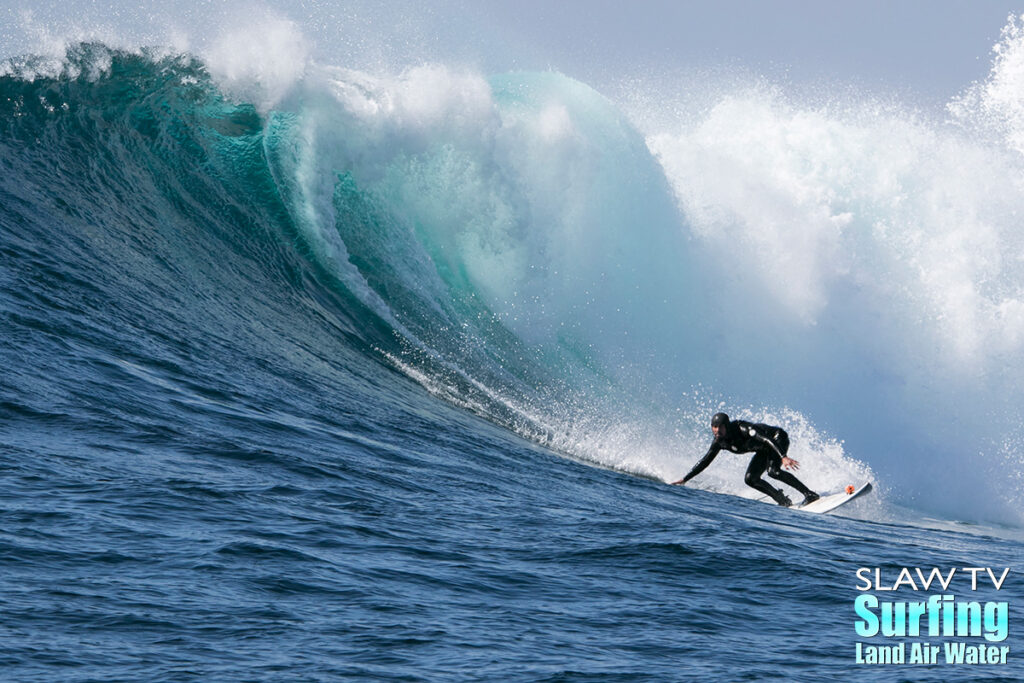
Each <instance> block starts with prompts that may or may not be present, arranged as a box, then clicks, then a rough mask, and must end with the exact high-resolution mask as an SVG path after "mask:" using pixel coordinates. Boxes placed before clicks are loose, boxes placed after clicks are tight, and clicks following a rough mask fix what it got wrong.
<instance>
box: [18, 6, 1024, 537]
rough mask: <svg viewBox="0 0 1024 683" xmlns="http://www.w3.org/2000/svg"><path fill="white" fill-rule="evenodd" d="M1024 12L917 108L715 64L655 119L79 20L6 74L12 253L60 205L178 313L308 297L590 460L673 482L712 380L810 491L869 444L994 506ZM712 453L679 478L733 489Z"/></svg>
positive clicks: (107, 255) (556, 83) (1008, 470)
mask: <svg viewBox="0 0 1024 683" xmlns="http://www.w3.org/2000/svg"><path fill="white" fill-rule="evenodd" d="M1021 40H1022V39H1021V37H1020V30H1019V27H1018V26H1017V24H1016V23H1014V22H1012V23H1011V25H1010V26H1009V27H1008V28H1007V30H1006V31H1005V33H1004V38H1003V43H1002V46H1001V48H1000V50H999V52H998V54H997V59H996V61H995V64H994V66H993V73H992V76H991V78H990V79H989V80H988V81H987V82H986V83H981V84H976V85H975V86H973V87H972V88H969V89H966V90H965V92H964V95H963V96H962V97H960V98H958V99H957V100H956V101H955V102H953V103H951V105H950V109H949V111H948V112H943V113H941V114H935V115H930V114H927V113H922V112H920V111H917V110H916V109H915V108H914V107H913V106H912V103H902V102H899V101H893V100H891V99H890V100H888V101H880V100H879V99H877V98H872V97H863V96H858V97H856V98H855V97H853V96H841V97H836V98H832V99H828V98H824V97H822V98H817V99H816V100H815V101H806V100H805V99H802V98H800V97H798V96H796V95H793V94H791V93H787V92H786V91H785V90H783V89H782V88H779V87H777V86H772V85H770V84H767V85H766V84H764V83H756V84H752V85H735V84H731V85H729V86H722V87H718V88H716V87H709V88H707V93H708V94H707V95H706V96H704V97H703V99H702V100H701V101H700V103H699V106H697V107H696V108H694V109H693V110H690V111H685V112H682V113H681V114H679V116H677V117H675V119H673V117H667V118H668V120H669V123H667V124H666V123H665V122H664V121H665V119H666V117H660V119H661V121H662V123H661V124H660V125H659V126H657V127H654V126H648V125H645V124H644V123H643V120H644V116H643V115H642V113H639V112H634V111H631V110H630V109H629V107H628V106H620V105H617V104H616V103H615V102H613V101H611V100H609V99H608V98H607V97H605V96H603V95H602V94H600V93H599V92H597V91H596V90H595V89H593V88H591V87H589V86H588V85H586V84H584V83H581V82H579V81H576V80H573V79H571V78H568V77H566V76H564V75H561V74H558V73H555V72H546V73H517V72H513V73H505V74H498V75H490V76H485V75H482V74H480V73H478V72H476V71H473V70H472V69H467V68H462V67H453V66H448V65H440V64H427V65H423V66H420V67H416V68H411V69H405V70H401V71H398V72H386V71H385V72H380V73H376V72H374V73H371V72H368V71H357V70H353V69H346V68H342V67H339V66H329V65H323V64H318V63H316V62H314V61H312V60H311V59H310V58H309V56H308V54H307V53H306V50H305V47H304V44H303V40H302V37H301V35H299V34H297V33H296V31H295V30H294V27H293V26H291V25H290V24H288V23H287V22H285V23H283V24H282V23H276V24H274V30H273V31H264V32H263V33H262V34H261V42H259V43H258V44H257V43H256V42H255V41H254V40H253V39H252V35H251V34H246V33H241V34H239V35H236V36H233V37H232V36H229V38H228V39H226V40H225V41H222V42H220V43H218V44H217V45H216V46H215V48H213V49H210V50H207V51H206V52H205V53H204V54H203V55H202V56H201V57H193V56H189V55H187V54H183V53H181V52H179V51H175V50H164V51H153V50H139V49H134V48H133V49H115V48H112V47H109V46H106V45H102V44H97V43H88V42H87V43H74V44H72V45H70V46H68V47H67V48H66V49H62V51H60V52H59V54H57V55H56V56H51V57H49V58H43V57H23V58H17V59H14V60H11V61H9V62H8V63H7V64H6V66H4V67H3V70H2V72H0V73H3V76H2V77H0V117H2V121H0V125H2V127H3V128H2V137H0V144H2V146H3V155H2V158H3V161H2V163H3V165H4V173H5V180H4V181H3V183H2V185H0V187H2V192H3V203H4V207H5V208H4V213H5V216H4V218H3V221H4V233H5V235H6V236H5V239H4V242H5V248H7V249H30V250H37V251H40V252H44V251H45V250H46V240H48V239H51V238H50V237H47V236H46V235H45V232H44V231H45V230H46V229H53V230H57V229H61V230H67V229H68V226H71V227H72V228H73V229H74V230H77V231H79V233H80V234H78V235H76V236H75V237H74V239H75V240H78V241H81V242H82V243H83V244H85V245H86V246H85V247H83V248H82V250H81V252H80V253H81V258H83V259H86V258H88V263H82V264H79V267H80V269H83V270H87V271H88V272H90V273H91V274H92V276H93V277H95V278H97V279H98V280H102V279H105V278H109V279H110V280H111V281H114V282H116V283H117V284H116V285H110V286H117V287H121V288H123V290H124V292H125V294H124V296H125V297H129V296H132V297H137V298H140V299H142V300H145V301H149V302H151V304H152V305H150V306H149V307H148V312H147V313H146V314H147V315H152V316H164V317H168V319H170V317H172V316H176V315H177V316H180V317H181V318H182V319H183V322H184V324H187V323H188V319H189V315H188V313H187V311H188V309H189V308H190V307H195V306H197V305H200V304H206V303H208V304H209V305H212V306H217V307H220V308H223V309H224V310H223V316H224V317H225V318H230V317H231V316H240V315H242V312H244V315H245V316H246V317H247V319H250V320H251V319H252V318H253V317H255V318H256V319H262V320H265V321H266V323H265V324H266V326H267V327H268V329H272V330H273V332H274V334H268V336H267V338H269V339H279V338H282V337H286V336H288V334H291V333H292V332H293V331H292V330H290V329H289V330H285V329H281V326H282V325H283V324H287V326H289V327H290V326H292V325H301V319H302V317H303V316H314V315H316V316H324V317H326V318H328V319H330V320H331V321H332V325H334V326H335V329H337V333H338V334H339V335H344V336H345V337H346V338H347V339H349V340H350V342H351V349H352V350H353V353H354V354H355V355H356V356H358V357H359V358H363V359H365V360H366V361H367V362H381V363H385V364H388V365H390V366H392V367H394V368H395V369H397V370H399V371H400V372H401V373H403V374H404V375H406V376H408V377H410V378H412V379H414V380H415V381H417V382H419V383H420V384H422V385H423V386H425V387H426V388H427V389H428V390H429V391H431V392H433V393H435V394H436V395H438V396H439V397H440V398H441V399H443V400H447V401H450V402H452V403H455V404H457V405H460V406H463V407H465V408H467V409H469V410H473V411H474V412H477V413H479V414H481V415H483V416H485V417H487V418H488V419H490V420H492V421H494V422H496V423H498V424H501V425H503V426H505V427H507V428H509V429H512V430H515V431H517V432H518V433H520V434H522V435H524V436H526V437H528V438H531V439H534V440H537V441H540V442H542V443H544V444H546V445H549V446H551V447H553V448H555V449H556V450H558V451H560V452H562V453H564V454H567V455H569V456H572V457H576V458H580V459H584V460H587V461H590V462H593V463H595V464H598V465H601V466H605V467H612V468H616V469H621V470H623V471H628V472H632V473H636V474H640V475H643V476H648V477H652V478H657V479H662V480H672V479H675V478H677V477H678V476H680V475H681V474H683V473H684V472H685V471H686V470H687V469H688V468H689V467H690V465H691V464H692V463H693V462H694V461H695V460H696V459H697V458H698V457H699V456H700V454H701V453H702V452H703V450H704V448H705V446H706V441H707V438H708V435H707V428H706V426H705V423H706V421H707V417H708V415H709V414H710V413H711V412H713V411H715V410H717V409H719V408H725V409H726V410H728V411H730V412H733V413H736V414H737V415H740V416H742V417H747V418H752V419H757V420H765V421H774V422H779V423H784V424H786V425H787V426H788V427H789V428H790V431H791V433H792V435H793V436H794V450H793V453H794V455H795V456H796V457H797V458H798V459H801V460H803V461H804V468H803V470H802V475H803V476H804V478H805V480H806V481H807V482H808V483H809V484H810V485H811V486H812V487H816V488H829V487H834V486H837V485H839V484H840V483H844V482H846V481H847V480H850V479H860V478H861V477H866V476H871V474H872V470H873V471H874V473H875V474H876V475H877V476H878V477H880V478H881V480H882V482H883V484H885V485H886V486H887V487H888V488H889V489H890V491H891V494H892V497H894V498H895V499H896V500H899V501H903V502H907V503H910V504H913V505H916V506H918V507H922V508H925V509H928V510H932V511H938V512H942V513H944V514H949V515H955V516H959V517H967V518H976V517H990V518H997V519H1002V520H1006V521H1011V522H1015V523H1019V521H1020V518H1019V514H1020V513H1019V510H1020V505H1019V503H1020V500H1019V491H1020V479H1021V476H1022V473H1024V465H1022V462H1021V460H1022V452H1021V448H1020V440H1021V436H1022V429H1021V425H1022V417H1024V416H1022V415H1021V409H1020V405H1021V398H1022V397H1021V395H1020V394H1021V389H1020V387H1021V386H1022V383H1021V380H1024V377H1022V374H1024V365H1022V363H1021V356H1022V354H1021V351H1022V347H1024V291H1022V288H1024V236H1022V232H1021V230H1020V228H1019V216H1018V212H1020V211H1022V210H1024V188H1022V187H1021V179H1022V177H1024V176H1022V173H1021V171H1022V170H1024V168H1022V167H1024V164H1022V159H1021V156H1020V153H1021V152H1020V144H1019V140H1020V130H1021V129H1020V126H1019V122H1018V114H1019V111H1018V110H1019V103H1020V100H1019V98H1018V95H1017V94H1016V93H1017V92H1018V91H1017V90H1015V89H1014V87H1013V83H1014V77H1015V74H1016V71H1017V69H1018V67H1017V61H1018V60H1017V59H1016V57H1015V56H1014V55H1016V54H1017V51H1019V50H1020V44H1021ZM658 95H659V94H655V96H653V98H652V96H651V95H650V93H648V97H647V98H646V100H645V101H647V102H650V101H651V100H652V99H654V101H656V102H657V101H659V96H658ZM660 100H661V101H663V102H664V107H665V109H666V110H669V109H671V108H673V107H674V106H675V102H676V93H671V92H665V93H660ZM48 216H60V217H61V220H60V221H57V222H54V221H50V220H49V219H48V218H47V217H48ZM28 225H32V226H35V227H32V228H28V227H25V226H28ZM15 226H17V227H15ZM58 226H59V228H58ZM62 239H66V236H65V237H64V238H62ZM125 245H128V246H129V247H130V254H131V257H130V258H129V257H128V256H127V254H128V253H129V252H127V251H125V249H126V248H127V247H126V246H125ZM169 254H173V255H175V257H176V259H171V258H169V257H168V255H169ZM182 254H185V255H186V256H184V257H182ZM168 263H178V264H181V263H187V264H189V266H188V268H187V269H182V268H181V267H180V266H179V267H178V268H177V269H171V270H169V269H168V267H167V265H166V264H168ZM252 264H256V271H257V272H258V273H259V278H258V279H256V276H255V275H254V269H253V267H252ZM172 270H173V272H172ZM263 278H271V279H274V280H277V281H281V280H284V281H286V282H287V284H288V287H291V288H293V289H296V290H298V291H299V292H300V293H301V296H302V298H303V299H305V300H307V301H308V308H306V309H304V310H303V311H300V312H298V313H296V312H294V311H288V312H286V311H280V310H276V305H275V302H274V301H268V300H266V298H264V297H262V296H261V289H262V285H261V282H262V279H263ZM271 309H274V310H273V311H271ZM271 313H273V315H272V314H271ZM135 315H141V314H140V313H136V314H135ZM281 321H288V322H287V323H282V322H281ZM179 322H182V321H179ZM196 324H197V325H203V324H205V323H202V322H199V323H196ZM168 326H169V327H171V325H168ZM192 333H194V334H213V333H215V331H214V330H209V329H198V330H192ZM216 333H217V334H223V330H219V329H218V330H216ZM295 334H298V333H297V332H296V333H295ZM231 343H232V342H231V341H230V340H226V341H225V344H231ZM236 343H237V348H235V352H237V353H238V354H245V353H246V347H245V344H244V343H242V342H241V341H238V342H236ZM246 343H252V342H251V340H247V341H246ZM315 344H316V341H315V338H313V337H310V336H299V337H298V338H297V339H296V341H295V345H296V347H301V348H302V349H303V351H304V352H310V353H311V355H313V356H315V349H314V348H310V347H314V346H315ZM279 353H281V354H294V353H296V351H295V348H292V347H290V346H289V347H287V348H285V347H282V348H280V349H279ZM327 362H330V359H327ZM311 390H313V391H330V390H331V387H314V388H311ZM720 460H721V463H717V464H716V467H714V468H712V470H709V471H708V472H706V473H705V474H704V475H702V477H701V478H700V479H699V480H698V481H697V482H695V483H697V484H699V485H701V486H705V487H709V488H714V489H717V490H723V491H728V492H732V493H738V494H741V495H746V494H747V491H746V490H745V487H744V486H743V484H742V476H741V474H740V473H741V471H742V469H743V467H744V466H745V462H740V461H739V460H738V459H733V460H728V459H727V458H726V457H725V456H723V457H722V458H720Z"/></svg>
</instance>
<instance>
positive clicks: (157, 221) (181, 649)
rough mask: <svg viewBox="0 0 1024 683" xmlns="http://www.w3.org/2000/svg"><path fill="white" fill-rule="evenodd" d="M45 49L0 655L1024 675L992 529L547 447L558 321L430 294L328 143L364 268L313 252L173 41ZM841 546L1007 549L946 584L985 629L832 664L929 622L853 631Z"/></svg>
mask: <svg viewBox="0 0 1024 683" xmlns="http://www.w3.org/2000/svg"><path fill="white" fill-rule="evenodd" d="M97 62H99V63H101V64H102V68H101V69H99V71H98V72H96V73H90V69H89V68H88V67H89V66H90V65H94V64H96V63H97ZM69 65H70V66H66V68H65V69H64V71H63V72H62V73H60V74H57V75H51V76H46V75H40V74H33V75H32V76H31V77H29V76H28V75H26V74H25V73H18V72H15V73H10V74H8V75H6V76H4V77H2V78H0V258H2V266H0V335H2V336H0V615H2V619H0V679H3V680H11V681H330V680H406V681H418V680H487V681H492V680H523V681H620V680H621V681H629V680H636V681H655V680H679V681H691V680H699V681H744V680H747V681H759V680H784V681H848V680H863V681H898V680H908V681H952V680H991V681H996V680H1002V681H1013V680H1021V679H1024V659H1022V656H1024V650H1022V649H1021V648H1022V646H1021V643H1022V640H1021V629H1022V628H1024V623H1022V621H1021V609H1022V605H1024V581H1022V580H1021V573H1020V571H1021V568H1022V567H1024V542H1022V540H1024V532H1022V531H1021V530H1020V529H1019V528H1016V527H996V526H991V525H977V524H964V523H958V522H955V521H944V520H934V519H932V520H930V519H926V518H925V517H924V516H923V515H922V514H919V513H915V512H912V511H909V510H905V509H902V508H896V507H891V506H888V505H887V504H886V503H885V500H884V498H882V497H880V496H869V497H867V498H865V499H864V501H863V503H858V504H854V505H851V506H850V508H851V509H850V510H848V514H849V516H838V515H832V516H816V515H809V514H805V513H799V512H793V511H789V510H782V509H779V508H776V507H773V506H769V505H764V504H761V503H758V502H756V501H751V500H745V499H741V498H738V497H736V496H728V495H720V494H716V493H711V492H708V491H702V490H698V489H695V488H689V487H688V488H678V487H671V486H668V485H666V484H665V483H663V482H662V481H660V480H658V479H657V478H656V477H653V476H639V475H638V474H636V473H629V472H628V471H623V469H621V468H616V467H614V463H610V462H602V461H601V459H600V458H598V457H595V458H593V459H592V460H591V461H589V462H587V461H585V459H581V458H580V457H579V453H574V454H573V457H568V456H567V455H565V454H564V453H562V452H560V449H557V448H553V447H552V446H553V445H557V442H558V436H559V435H558V434H552V430H554V429H557V427H552V426H551V424H553V423H554V422H555V420H551V421H545V420H544V419H543V413H544V406H545V405H547V406H551V405H552V404H554V403H557V402H558V400H559V395H558V394H557V391H556V390H555V389H551V388H550V387H551V386H553V387H556V388H561V387H565V385H566V382H568V381H569V380H568V379H567V377H569V378H572V377H573V376H576V377H578V375H573V374H572V373H569V372H565V371H563V370H564V368H565V365H564V364H565V363H567V362H568V361H567V360H566V359H567V358H571V357H577V356H579V355H580V353H579V349H577V348H569V349H568V350H566V349H562V350H561V351H559V352H558V353H555V352H551V351H550V350H549V351H545V352H544V353H542V354H532V352H530V350H529V349H530V344H529V342H528V340H527V341H523V340H522V339H520V338H517V337H516V335H514V334H512V333H511V332H509V331H508V330H507V329H505V328H504V327H503V326H502V325H501V324H500V321H497V320H496V319H495V318H494V317H489V316H488V315H487V312H486V311H485V308H486V307H485V306H484V305H482V304H481V303H480V302H479V301H478V300H477V298H476V297H475V296H474V295H472V294H469V293H467V291H466V288H465V284H466V283H465V282H464V280H463V277H464V276H460V275H459V273H458V272H457V271H458V268H457V267H454V266H452V267H451V268H448V267H442V266H440V265H438V267H437V270H438V272H440V273H441V276H442V277H441V279H442V280H443V281H444V282H446V283H447V284H448V285H450V286H451V289H450V292H454V293H450V298H448V299H440V300H439V299H437V298H436V294H435V293H434V291H433V290H431V286H432V285H430V284H429V283H424V281H423V280H422V279H421V278H422V277H423V276H422V274H421V270H422V268H423V267H424V266H423V261H422V260H421V261H417V260H416V259H415V258H412V257H408V254H409V252H406V251H403V250H402V247H403V245H404V244H405V243H404V242H403V241H402V240H403V239H407V237H395V236H394V235H393V234H392V233H391V232H389V231H392V232H393V230H394V226H393V225H391V224H389V223H388V219H387V218H386V217H383V214H382V213H380V212H378V209H379V207H377V206H376V205H375V204H374V202H373V200H372V198H368V197H366V196H363V195H361V194H360V192H359V189H358V182H357V180H356V179H353V177H352V176H351V175H346V169H344V168H335V169H334V170H335V176H334V181H336V184H333V185H332V186H333V189H332V190H331V192H330V193H329V194H330V196H331V197H332V199H333V202H334V203H333V209H334V216H335V221H336V223H335V226H336V228H337V234H339V235H341V237H342V241H343V243H344V245H345V247H346V249H347V254H346V255H345V259H346V260H347V262H348V263H351V264H354V266H355V267H356V268H358V270H359V272H360V273H361V274H363V275H364V276H365V282H366V283H367V291H369V290H372V292H373V295H372V296H371V295H370V294H367V292H366V291H361V290H358V289H357V288H354V287H353V286H352V285H351V281H347V280H346V279H345V278H344V277H343V276H342V275H339V274H338V272H336V271H332V270H331V269H330V268H327V267H325V266H324V259H323V258H322V255H323V253H324V251H325V250H326V251H330V250H329V248H328V247H329V245H327V246H325V245H324V244H317V243H315V241H313V240H311V239H310V237H309V234H310V233H309V232H308V231H307V230H304V228H303V220H304V219H303V214H302V211H301V210H299V209H297V208H296V207H297V206H300V205H302V204H303V202H301V201H298V200H296V198H295V197H296V196H297V195H298V194H301V192H300V190H301V187H300V185H301V183H299V182H298V181H297V180H296V179H295V176H289V175H287V174H285V173H284V172H283V170H282V169H288V168H292V166H290V165H289V164H290V163H292V162H294V155H292V156H289V155H290V154H292V152H289V150H290V149H291V148H290V147H289V145H291V144H292V143H291V142H289V140H290V138H289V137H288V136H289V134H290V133H289V131H294V129H295V127H296V125H297V124H296V123H295V121H294V120H293V119H292V118H291V117H289V116H285V115H267V114H266V113H261V112H258V111H257V110H256V109H255V108H254V107H252V106H249V105H246V104H244V103H242V104H238V103H231V102H229V101H227V100H225V99H224V98H223V97H222V96H221V95H220V94H219V93H218V91H217V90H216V88H215V87H213V85H212V84H211V83H210V82H209V79H208V77H207V76H206V74H205V71H204V69H203V67H202V65H201V64H198V63H196V62H193V61H191V60H190V59H187V58H176V59H163V60H160V59H155V58H152V57H144V56H139V55H128V54H122V53H116V52H113V53H111V52H110V51H108V50H106V49H105V48H102V47H101V46H83V47H81V48H80V52H79V53H78V54H77V55H73V56H72V58H71V59H70V61H69ZM72 67H73V68H72ZM282 159H284V161H282ZM289 160H290V161H289ZM296 165H297V166H301V164H298V163H296ZM313 203H314V204H315V202H313ZM413 232H414V234H415V231H413ZM431 249H433V251H431ZM427 251H428V252H430V253H431V254H433V256H435V257H437V258H438V261H437V262H436V263H437V264H441V263H442V262H443V258H441V257H440V256H439V255H441V254H443V253H444V251H445V250H444V248H442V245H438V244H433V245H432V247H431V248H428V249H427ZM407 257H408V258H407ZM449 265H450V264H449ZM375 302H385V303H386V304H387V311H388V312H387V313H384V312H382V311H383V310H384V309H383V308H382V307H377V306H376V304H375ZM467 321H474V322H473V323H472V324H471V325H470V324H469V323H468V322H467ZM446 340H447V341H446ZM570 346H571V345H570ZM582 355H585V354H582ZM581 362H582V363H583V364H584V365H585V366H587V367H588V368H590V369H593V368H592V364H590V363H589V361H587V360H586V359H584V361H581ZM587 377H588V378H591V379H593V377H600V373H599V372H597V371H595V372H594V374H593V376H591V375H587ZM545 378H547V379H548V381H549V382H550V386H544V387H540V386H539V385H540V384H541V383H542V381H543V380H544V379H545ZM588 381H590V380H588ZM594 381H595V382H596V381H597V380H594ZM579 395H580V394H579V393H576V394H573V397H574V398H575V400H579ZM565 400H566V401H568V399H565ZM523 406H529V409H526V408H524V407H523ZM538 415H541V417H538ZM527 436H533V437H536V438H533V439H528V438H525V437H527ZM723 457H724V456H723ZM692 460H693V458H692V453H686V454H681V455H680V462H679V465H678V471H679V473H680V474H681V473H683V472H685V470H686V469H687V468H688V467H689V465H690V464H691V463H692ZM806 466H807V464H806V463H805V467H806ZM641 474H642V473H641ZM861 567H869V568H875V567H878V568H881V570H882V572H883V573H884V576H885V580H886V581H887V582H888V583H889V584H890V585H891V583H892V582H893V581H894V580H895V578H896V574H897V572H899V570H900V569H901V568H903V567H922V568H925V570H926V571H927V570H929V569H930V568H932V567H938V568H941V569H942V571H943V572H944V573H948V570H949V569H950V568H954V567H958V568H963V567H992V568H995V569H997V570H998V571H1001V570H1002V568H1006V567H1009V568H1010V570H1011V571H1010V574H1009V576H1008V578H1007V579H1006V582H1005V584H1004V585H1003V588H1002V590H1001V591H998V592H996V591H994V590H992V589H990V588H987V587H984V585H983V587H981V588H980V589H979V590H978V591H977V592H974V591H969V590H967V589H966V583H965V582H964V581H965V579H963V575H962V574H961V575H958V577H957V579H956V581H955V583H954V584H953V585H954V590H955V592H956V594H957V596H958V599H964V600H979V601H1007V602H1008V603H1009V608H1010V616H1009V625H1008V637H1007V638H1006V640H1005V641H1004V642H1002V643H996V644H1002V645H1008V646H1009V647H1010V657H1009V660H1008V662H1007V663H1006V664H1001V665H984V666H972V665H949V664H945V663H944V662H943V663H940V664H937V665H932V666H911V665H902V666H901V665H889V666H877V665H875V666H872V665H866V664H857V663H856V661H855V645H856V643H857V642H866V643H871V644H878V643H882V644H893V643H899V642H904V641H905V642H908V643H910V642H916V641H918V640H921V641H925V640H930V641H931V642H933V643H939V642H942V641H943V640H948V639H944V638H942V637H934V638H930V639H929V638H923V637H922V638H889V639H885V638H882V637H876V638H873V639H872V638H868V639H865V638H859V637H858V636H857V634H856V633H855V630H854V629H855V622H856V615H855V613H854V600H855V599H856V597H857V596H858V595H859V594H860V591H858V590H857V585H858V579H857V576H856V574H855V573H856V571H857V569H858V568H861ZM950 592H954V591H953V590H951V591H950ZM877 594H878V595H879V596H880V597H881V598H882V599H887V598H886V595H887V594H886V593H885V592H877ZM932 594H936V591H934V590H932V591H921V592H918V593H914V592H912V591H909V590H908V589H906V588H904V589H903V590H900V591H897V592H895V593H894V595H896V596H897V598H898V599H902V600H915V599H922V600H923V599H926V598H927V596H929V595H932ZM953 640H957V639H955V638H954V639H953ZM959 640H960V641H966V642H969V643H970V644H979V643H983V642H985V641H984V639H982V638H980V637H976V636H970V637H962V638H959Z"/></svg>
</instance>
